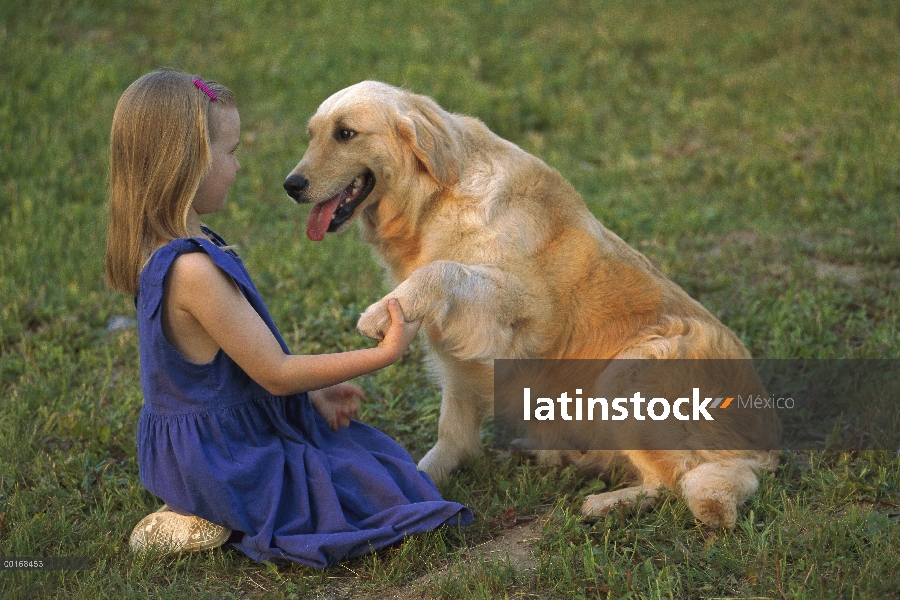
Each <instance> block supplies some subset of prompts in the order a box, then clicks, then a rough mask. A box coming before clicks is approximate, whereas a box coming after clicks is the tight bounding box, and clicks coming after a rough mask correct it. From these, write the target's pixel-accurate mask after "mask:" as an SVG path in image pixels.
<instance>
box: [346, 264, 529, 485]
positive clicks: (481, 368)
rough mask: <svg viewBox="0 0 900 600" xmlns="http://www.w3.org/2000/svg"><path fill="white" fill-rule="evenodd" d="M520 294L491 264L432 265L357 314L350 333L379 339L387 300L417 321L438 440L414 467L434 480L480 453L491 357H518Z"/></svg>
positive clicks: (490, 396) (489, 400) (489, 394)
mask: <svg viewBox="0 0 900 600" xmlns="http://www.w3.org/2000/svg"><path fill="white" fill-rule="evenodd" d="M524 297H525V296H524V294H523V293H522V290H521V286H520V285H519V283H518V280H517V278H516V277H515V276H513V275H510V274H508V273H506V272H504V271H502V270H501V269H498V268H496V267H490V266H486V265H478V266H470V265H463V264H460V263H456V262H450V261H437V262H433V263H430V264H428V265H426V266H424V267H421V268H419V269H417V270H415V271H414V272H413V273H412V274H411V275H410V276H409V278H407V279H406V281H404V282H403V283H401V284H400V285H399V286H397V287H396V288H395V289H394V290H393V291H392V292H391V293H390V294H388V295H386V296H385V297H384V298H382V299H381V300H379V301H378V302H376V303H375V304H373V305H372V306H370V307H369V308H367V309H366V311H365V312H364V313H363V314H362V316H361V317H360V319H359V323H358V324H357V329H359V331H360V332H361V333H363V334H364V335H367V336H369V337H371V338H373V339H381V338H383V337H384V332H385V331H386V330H387V327H388V325H389V323H390V315H389V314H388V312H387V301H388V299H389V298H397V300H398V301H399V302H400V306H401V308H402V309H403V312H404V315H405V317H406V318H407V319H409V320H415V319H420V318H421V319H423V329H425V330H426V331H427V332H428V336H429V341H430V345H431V355H432V358H433V360H434V363H433V364H434V366H435V368H436V371H437V375H438V378H439V381H440V384H441V388H442V400H441V416H440V420H439V421H438V441H437V443H436V444H435V446H434V447H433V448H432V449H431V450H430V451H429V452H428V453H427V454H426V455H425V457H424V458H423V459H422V460H421V461H420V462H419V468H420V469H422V470H423V471H425V472H427V473H428V474H429V475H430V476H431V477H432V478H433V479H434V480H436V481H439V480H441V479H443V478H444V477H445V476H447V475H448V474H449V473H450V472H452V471H453V470H455V469H456V468H457V467H459V466H460V465H461V464H462V463H463V462H465V461H466V460H467V459H469V458H471V457H473V456H475V455H477V454H478V453H480V452H481V423H482V421H484V418H485V417H486V416H487V415H488V414H489V413H490V412H491V409H492V406H493V383H494V367H493V359H494V358H505V357H513V356H516V355H517V350H516V348H515V347H514V344H515V343H517V341H516V340H517V337H516V334H517V325H518V324H519V322H520V321H521V319H522V315H521V311H522V306H523V305H524Z"/></svg>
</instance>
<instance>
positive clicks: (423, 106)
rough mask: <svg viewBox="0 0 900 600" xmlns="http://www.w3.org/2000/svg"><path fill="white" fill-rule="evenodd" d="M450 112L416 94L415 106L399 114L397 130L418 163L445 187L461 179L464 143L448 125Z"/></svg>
mask: <svg viewBox="0 0 900 600" xmlns="http://www.w3.org/2000/svg"><path fill="white" fill-rule="evenodd" d="M448 117H449V115H448V114H447V113H446V112H444V111H443V110H442V109H441V108H440V107H439V106H438V105H437V104H435V103H434V102H433V101H431V100H430V99H428V98H424V97H415V99H414V101H413V106H412V109H411V110H410V111H409V112H407V113H406V114H405V115H400V117H399V120H398V122H397V131H398V133H399V134H400V138H401V139H402V140H404V141H405V142H406V143H407V145H408V146H409V147H410V149H411V150H412V151H413V153H414V154H415V155H416V158H418V159H419V162H420V163H422V165H423V166H424V167H425V170H427V171H428V173H429V175H431V176H432V177H433V178H434V179H435V181H437V182H438V183H439V184H440V185H442V186H444V187H450V186H452V185H455V184H456V183H457V182H458V181H459V167H460V152H461V146H460V144H459V142H458V141H457V139H456V135H455V132H453V131H452V130H451V129H450V128H449V127H448V122H447V118H448Z"/></svg>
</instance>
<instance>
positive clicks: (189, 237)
mask: <svg viewBox="0 0 900 600" xmlns="http://www.w3.org/2000/svg"><path fill="white" fill-rule="evenodd" d="M239 138H240V117H239V115H238V111H237V108H236V106H235V103H234V95H233V94H232V93H231V92H230V91H229V90H228V89H227V88H225V87H223V86H221V85H219V84H216V83H214V82H211V81H206V82H204V81H202V80H201V79H199V78H196V77H193V76H191V75H187V74H183V73H174V72H154V73H150V74H148V75H145V76H144V77H141V78H140V79H138V80H137V81H136V82H134V83H133V84H132V85H131V86H130V87H129V88H128V89H127V90H126V91H125V93H124V94H123V95H122V98H121V99H120V100H119V104H118V106H117V107H116V112H115V116H114V117H113V124H112V135H111V141H110V194H109V207H110V220H109V235H108V238H107V249H106V273H107V279H108V281H109V283H110V285H111V286H112V287H113V288H114V289H116V290H119V291H122V292H125V293H127V294H131V295H134V296H135V304H136V306H137V313H138V334H139V338H140V358H141V385H142V388H143V392H144V406H143V408H142V410H141V416H140V421H139V424H138V462H139V467H140V476H141V482H142V483H143V484H144V486H145V487H146V488H147V489H148V490H149V491H150V492H151V493H153V494H154V495H156V496H158V497H159V498H161V499H162V500H163V501H164V502H165V505H164V506H163V508H162V509H160V511H158V512H156V513H153V514H151V515H149V516H148V517H146V518H144V519H143V520H142V521H141V522H140V523H139V524H138V526H137V527H136V528H135V530H134V532H133V533H132V537H131V546H132V548H133V549H135V550H136V551H140V550H144V549H146V548H150V547H153V548H158V549H159V550H161V551H167V550H199V549H203V548H212V547H216V546H218V545H221V544H223V543H225V542H226V541H228V540H230V541H231V542H232V543H233V544H234V545H236V546H237V547H238V548H239V549H240V550H242V551H243V552H244V553H246V554H247V555H248V556H250V557H251V558H253V559H255V560H258V561H264V560H284V559H287V560H292V561H296V562H300V563H303V564H306V565H310V566H314V567H325V566H327V565H329V564H331V563H333V562H336V561H339V560H342V559H345V558H351V557H355V556H360V555H363V554H366V553H368V552H370V551H371V550H373V549H377V548H381V547H384V546H387V545H389V544H392V543H394V542H396V541H398V540H400V539H402V538H403V536H405V535H408V534H415V533H420V532H424V531H428V530H432V529H434V528H436V527H439V526H440V525H442V524H468V523H470V522H471V521H472V514H471V512H470V511H469V509H467V508H465V507H464V506H461V505H460V504H457V503H454V502H446V501H444V500H442V499H441V497H440V495H439V493H438V491H437V489H436V488H435V486H434V483H432V481H431V480H430V479H429V478H428V476H427V475H425V474H424V473H422V472H420V471H418V470H417V469H416V465H415V463H414V462H413V461H412V459H411V458H410V456H409V454H407V453H406V451H404V450H403V449H402V448H400V446H399V445H397V444H396V443H395V442H394V441H393V440H391V439H390V438H388V437H387V436H386V435H384V434H382V433H380V432H379V431H377V430H375V429H373V428H371V427H368V426H366V425H362V424H360V423H358V422H356V421H351V418H353V417H355V415H356V412H357V409H358V407H359V400H360V398H361V397H362V391H361V390H360V389H359V388H358V387H356V386H353V385H350V384H347V383H343V382H345V381H346V380H348V379H352V378H353V377H357V376H359V375H363V374H365V373H369V372H371V371H374V370H376V369H380V368H382V367H386V366H388V365H390V364H392V363H393V362H395V361H396V360H397V359H398V358H399V357H400V356H401V355H402V354H403V352H404V351H405V350H406V348H407V346H408V345H409V343H410V342H411V340H412V338H413V337H414V336H415V335H416V332H417V331H418V328H419V323H418V322H415V323H407V322H406V321H405V320H404V318H403V314H402V312H401V310H400V307H399V305H398V304H397V302H396V301H393V302H392V303H391V305H390V307H389V308H390V312H391V319H392V321H391V326H390V328H389V330H388V332H387V333H386V335H385V337H384V340H382V341H381V342H380V343H379V344H378V346H377V347H375V348H369V349H365V350H356V351H352V352H343V353H338V354H325V355H314V356H295V355H291V354H290V353H289V351H288V349H287V347H286V345H285V343H284V340H283V339H282V338H281V335H280V334H279V333H278V330H277V329H276V327H275V325H274V323H273V321H272V318H271V316H270V315H269V313H268V311H267V310H266V307H265V305H264V304H263V302H262V300H261V299H260V296H259V293H258V292H257V290H256V288H255V286H254V285H253V282H252V281H251V280H250V277H249V275H248V274H247V271H246V270H245V269H244V267H243V264H242V262H241V259H240V258H238V256H237V254H235V253H234V252H233V251H232V250H230V249H229V248H228V247H227V245H226V244H225V242H223V241H222V239H221V238H219V237H218V236H217V235H216V234H215V233H213V232H212V231H210V230H209V229H207V228H206V227H205V226H203V225H202V224H201V222H200V216H201V215H203V214H207V213H212V212H215V211H219V210H222V209H223V208H224V207H225V196H226V194H227V192H228V189H229V187H230V186H231V183H232V182H233V181H234V177H235V173H236V172H237V170H238V168H239V166H240V165H239V164H238V160H237V158H236V157H235V150H236V149H237V146H238V142H239ZM229 536H230V537H229Z"/></svg>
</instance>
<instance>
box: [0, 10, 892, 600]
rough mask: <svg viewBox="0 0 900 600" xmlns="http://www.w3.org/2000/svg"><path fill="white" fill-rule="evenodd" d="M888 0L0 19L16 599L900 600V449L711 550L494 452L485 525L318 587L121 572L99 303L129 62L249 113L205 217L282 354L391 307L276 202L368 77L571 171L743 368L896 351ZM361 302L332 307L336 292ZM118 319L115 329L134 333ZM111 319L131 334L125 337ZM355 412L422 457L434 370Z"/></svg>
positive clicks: (390, 381) (803, 456) (108, 352)
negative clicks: (704, 315)
mask: <svg viewBox="0 0 900 600" xmlns="http://www.w3.org/2000/svg"><path fill="white" fill-rule="evenodd" d="M897 65H900V4H897V3H896V2H893V1H876V0H873V1H863V0H858V1H849V0H845V1H839V2H830V1H826V0H821V1H815V0H797V1H794V2H778V3H776V2H761V1H757V0H747V1H744V2H735V1H727V2H719V1H715V0H694V1H692V2H686V1H682V0H672V1H670V2H659V1H656V2H645V3H629V2H625V1H623V0H608V1H593V0H591V1H581V2H571V1H563V2H558V3H546V2H536V1H530V0H528V1H521V2H508V1H504V0H493V1H488V0H477V1H476V0H462V1H459V2H453V3H449V2H439V1H433V0H423V1H419V2H411V1H408V0H393V1H389V2H368V1H357V2H352V3H351V2H345V1H334V2H321V3H314V2H273V1H267V0H262V1H259V2H252V3H251V2H237V1H234V0H231V1H226V2H217V3H194V2H178V3H176V2H160V1H152V0H143V1H139V2H132V3H117V2H112V1H101V0H93V1H90V0H85V1H73V0H54V1H50V2H25V1H23V0H6V1H5V2H3V3H2V5H0V424H2V427H0V557H53V556H83V557H89V558H90V561H91V563H90V567H89V568H88V569H86V570H80V571H9V570H0V597H3V598H53V597H61V598H87V597H91V598H123V597H135V598H146V597H154V598H183V597H188V596H189V597H192V598H270V597H272V598H282V597H284V598H316V597H324V598H344V597H347V598H350V597H352V598H361V597H374V598H390V597H404V598H406V597H424V598H468V597H474V598H496V597H510V598H566V599H574V598H595V597H597V598H628V597H632V598H656V597H660V598H663V597H676V598H701V597H702V598H711V597H720V598H748V597H764V598H900V575H898V574H897V568H896V567H897V564H898V563H900V552H898V550H897V549H898V548H900V455H898V454H897V453H896V452H886V451H885V452H827V453H823V452H797V453H785V454H784V460H783V462H782V466H781V467H780V468H779V470H778V471H777V472H776V473H774V474H772V475H768V476H766V477H765V478H764V479H763V481H762V485H761V487H760V491H759V492H758V493H757V494H756V495H755V496H754V497H753V499H752V500H750V501H749V502H748V503H747V505H746V506H745V507H744V509H743V511H742V513H741V516H740V518H739V522H738V525H737V527H736V528H735V529H734V530H733V531H730V532H721V531H708V530H705V529H703V528H702V527H701V526H700V525H699V523H698V522H696V521H695V520H694V519H693V517H692V516H691V514H690V512H689V511H688V510H687V508H686V506H685V505H684V503H683V502H682V501H681V500H679V499H678V498H677V497H674V496H671V497H668V498H667V499H666V500H665V501H664V502H663V503H661V504H660V505H659V506H658V507H657V508H655V509H654V510H653V511H651V512H649V513H646V514H643V515H639V516H631V515H627V514H620V513H613V514H609V515H608V516H607V517H606V518H604V519H601V520H600V521H598V522H596V523H585V522H583V521H582V520H581V519H580V518H579V516H578V508H579V507H580V499H581V498H582V497H583V496H584V495H585V494H587V493H596V492H597V491H598V490H601V489H603V488H604V485H616V484H617V483H619V482H616V481H613V482H611V483H609V484H604V483H601V482H599V481H596V480H591V479H586V478H584V477H582V476H581V475H579V474H578V473H575V472H572V471H571V470H562V471H559V470H550V469H545V468H540V467H536V466H533V465H530V464H526V463H522V462H518V461H515V460H512V459H510V458H509V457H508V456H505V455H504V454H503V453H501V452H496V451H493V450H491V449H489V448H486V452H485V454H484V456H483V458H481V459H480V460H479V461H478V462H477V463H475V464H473V465H471V466H469V467H467V468H465V469H462V470H461V471H459V472H458V473H457V474H455V475H454V476H453V477H452V478H451V479H450V480H449V481H448V482H447V483H446V484H445V485H443V486H442V492H443V493H444V495H445V497H447V498H450V499H453V500H457V501H459V502H463V503H466V504H468V505H469V506H471V507H472V508H473V509H474V511H475V513H476V522H475V524H474V525H472V526H471V527H468V528H466V529H462V530H455V529H446V530H440V531H438V532H435V533H432V534H429V535H425V536H420V537H416V538H413V539H409V540H408V541H406V542H404V543H403V544H400V545H398V546H396V547H393V548H390V549H387V550H384V551H380V552H377V553H376V554H374V555H372V556H368V557H365V558H361V559H356V560H352V561H349V562H347V563H344V564H341V565H337V566H334V567H331V568H329V569H326V570H324V571H316V570H313V569H309V568H304V567H299V566H275V565H264V564H258V563H255V562H253V561H251V560H249V559H248V558H246V557H245V556H244V555H242V554H240V553H238V552H236V551H234V550H228V549H218V550H214V551H210V552H205V553H201V554H193V555H183V556H176V557H159V556H144V557H135V556H134V555H132V554H131V553H130V551H129V550H128V547H127V540H128V535H129V533H130V531H131V528H132V527H133V526H134V524H135V523H136V522H137V521H138V520H139V519H140V518H141V517H142V516H144V515H145V514H146V513H147V512H149V511H151V510H153V509H155V508H156V507H157V506H158V505H159V501H158V500H157V499H156V498H154V497H152V496H151V495H150V494H149V493H147V492H146V491H145V490H144V489H143V488H142V486H141V484H140V481H139V479H138V473H137V463H136V449H135V429H136V423H137V416H138V413H139V411H140V407H141V402H142V397H141V392H140V381H139V370H138V354H137V336H136V332H135V330H134V327H133V326H131V325H129V323H130V321H128V319H129V318H131V317H133V316H134V306H133V303H132V300H131V298H127V297H124V296H122V295H120V294H116V293H113V292H111V291H110V290H108V289H107V288H106V287H105V285H104V283H103V252H104V245H105V235H106V208H105V195H106V189H107V183H108V142H109V137H108V136H109V128H110V123H111V119H112V114H113V110H114V108H115V104H116V101H117V100H118V97H119V96H120V95H121V93H122V92H123V91H124V90H125V88H126V87H127V86H128V85H129V84H130V83H131V82H132V81H133V80H135V79H136V78H137V77H139V76H140V75H142V74H144V73H145V72H147V71H150V70H153V69H156V68H161V67H172V68H178V69H182V70H186V71H189V72H194V73H198V74H201V75H202V76H204V77H206V78H209V79H215V80H218V81H221V82H222V83H224V84H225V85H227V86H229V87H230V88H232V89H233V90H234V91H235V93H236V95H237V98H238V106H239V109H240V111H241V118H242V130H243V133H242V139H241V148H240V150H239V157H240V160H241V163H242V169H241V171H240V172H239V174H238V179H237V181H236V183H235V185H234V186H233V187H232V190H231V193H230V196H229V206H228V208H227V209H226V210H225V211H224V212H222V213H220V214H216V215H212V216H210V218H209V219H208V223H209V224H210V225H211V226H212V227H213V228H214V229H216V230H217V231H218V232H219V233H221V234H222V235H223V236H224V237H225V239H227V240H228V241H229V242H231V243H232V244H235V245H236V246H237V247H238V249H239V252H240V253H241V255H242V256H243V258H244V260H245V263H246V264H247V266H248V268H249V269H250V271H251V273H252V274H253V275H254V278H255V281H256V283H257V285H258V287H259V288H260V290H261V292H262V295H263V297H264V298H266V300H267V303H268V306H269V308H270V310H271V312H272V314H273V316H274V318H275V320H276V322H277V323H278V325H279V327H280V329H281V331H282V333H283V334H284V336H285V338H286V340H287V342H288V345H289V346H290V347H291V349H292V350H293V351H294V352H296V353H316V352H327V351H335V350H345V349H352V348H361V347H367V346H369V345H371V342H370V341H368V340H366V339H365V338H363V337H361V336H360V335H358V334H357V333H356V332H355V328H354V326H355V323H356V318H357V317H358V315H359V313H360V312H361V311H362V310H363V309H364V308H365V307H366V306H368V304H369V303H371V302H372V301H374V300H376V299H377V298H379V297H380V296H381V295H382V294H383V293H385V292H386V291H387V288H386V286H385V283H384V282H383V277H382V272H381V269H380V267H379V266H378V265H377V263H376V262H375V260H374V259H373V257H372V256H371V254H370V251H369V249H368V248H367V247H366V246H365V244H364V243H363V242H362V241H361V240H360V239H359V236H358V235H357V233H356V230H355V229H353V230H351V231H349V232H347V233H345V234H343V235H341V236H329V237H327V238H326V240H325V241H323V242H321V243H319V244H313V243H311V242H309V241H308V240H307V239H306V237H305V235H304V229H305V217H306V212H307V210H308V209H306V208H303V207H298V206H297V205H295V204H293V203H292V202H291V201H290V200H289V199H288V198H287V196H286V194H285V193H284V191H283V190H282V188H281V183H282V181H283V179H284V177H285V176H286V175H287V173H288V172H289V171H290V170H291V169H292V168H293V167H294V165H295V164H296V163H297V161H298V160H299V159H300V157H301V156H302V154H303V152H304V150H305V148H306V143H307V141H306V137H305V123H306V120H307V119H308V118H309V116H310V115H311V114H312V113H313V112H314V110H315V108H316V106H317V105H318V104H319V103H320V102H321V101H322V100H324V99H325V98H326V97H328V96H329V95H330V94H332V93H333V92H335V91H337V90H339V89H341V88H343V87H345V86H347V85H350V84H352V83H355V82H357V81H360V80H363V79H378V80H382V81H386V82H388V83H392V84H394V85H401V86H404V87H406V88H408V89H411V90H413V91H416V92H419V93H423V94H426V95H429V96H432V97H433V98H435V99H436V100H437V101H438V102H439V103H440V104H441V105H443V106H444V107H445V108H447V109H449V110H451V111H453V112H458V113H465V114H470V115H474V116H476V117H478V118H480V119H481V120H482V121H484V122H485V123H486V124H487V125H488V126H489V127H490V128H491V129H493V130H494V131H495V132H497V133H498V134H500V135H502V136H503V137H505V138H507V139H509V140H511V141H513V142H515V143H516V144H518V145H519V146H521V147H522V148H523V149H525V150H527V151H528V152H531V153H533V154H535V155H537V156H539V157H541V158H542V159H543V160H544V161H545V162H547V163H548V164H549V165H551V166H553V167H555V168H556V169H558V170H559V171H560V172H561V173H562V174H563V175H564V176H565V177H566V178H567V179H569V181H571V182H572V184H573V185H574V186H575V188H576V189H577V190H578V191H579V192H580V193H581V194H582V195H583V197H584V200H585V202H586V203H587V205H588V206H589V208H590V209H591V210H592V212H593V213H594V214H595V215H596V216H597V217H598V218H599V219H600V220H601V221H602V222H603V223H604V224H605V225H606V226H607V227H609V228H610V229H612V230H613V231H615V232H617V233H618V234H619V235H621V236H622V237H623V238H624V239H625V240H626V241H627V242H629V243H630V244H631V245H633V246H634V247H636V248H638V249H639V250H641V251H642V252H643V253H644V254H645V255H647V256H648V257H649V258H650V259H651V260H653V261H654V262H655V263H656V264H658V265H659V267H660V268H661V269H662V271H663V272H665V273H666V274H667V275H668V276H669V277H671V278H672V279H673V280H674V281H676V282H677V283H679V284H680V285H681V286H682V287H684V288H685V289H686V290H687V291H688V293H690V294H691V295H692V296H693V297H695V298H697V299H698V300H699V301H700V302H702V303H703V304H704V305H705V306H706V307H707V308H708V309H709V310H710V311H711V312H712V313H713V314H715V315H716V316H718V317H719V318H720V319H721V320H722V321H723V322H724V323H725V324H726V325H728V326H729V327H731V328H732V329H733V330H734V331H735V332H736V333H737V334H738V335H739V336H740V337H741V339H742V340H743V341H744V343H745V344H746V345H747V347H748V348H749V349H750V351H751V352H752V353H753V354H754V356H757V357H768V358H889V359H898V358H900V344H898V339H900V71H898V69H897ZM348 282H349V286H348ZM123 318H124V319H123ZM117 324H122V325H124V326H122V327H115V325H117ZM359 383H360V385H362V386H363V388H364V389H365V390H366V393H367V398H368V399H367V403H366V404H365V406H364V408H363V412H362V420H364V421H366V422H369V423H371V424H373V425H375V426H377V427H379V428H381V429H383V430H384V431H386V432H387V433H389V434H390V435H391V436H393V437H394V438H396V439H397V440H398V441H399V442H401V443H402V444H403V445H404V446H405V447H406V448H407V449H408V450H409V451H410V453H411V454H412V455H413V456H414V457H415V458H419V457H421V456H422V455H423V454H424V452H425V451H426V450H427V449H428V448H429V447H430V446H431V444H432V443H433V442H434V440H435V437H436V432H437V426H436V421H437V414H438V410H439V398H440V396H439V390H438V389H437V388H436V387H435V386H434V385H433V384H432V383H431V382H430V380H429V379H428V376H427V373H426V370H425V366H424V347H423V346H422V345H421V344H420V343H419V342H416V343H414V345H413V347H412V350H411V351H410V352H409V353H408V354H407V355H406V356H405V357H404V359H403V360H402V361H401V362H399V363H398V364H396V365H394V366H392V367H390V368H388V369H385V370H383V371H381V372H378V373H376V374H374V375H370V376H367V377H364V378H362V379H361V380H360V381H359Z"/></svg>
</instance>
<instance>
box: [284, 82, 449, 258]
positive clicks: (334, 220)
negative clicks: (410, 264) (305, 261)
mask: <svg viewBox="0 0 900 600" xmlns="http://www.w3.org/2000/svg"><path fill="white" fill-rule="evenodd" d="M453 129H454V128H453V126H452V115H450V114H449V113H447V112H445V111H444V110H442V109H441V108H440V107H439V106H438V105H437V104H436V103H435V102H434V101H433V100H431V99H429V98H427V97H425V96H419V95H416V94H412V93H410V92H407V91H405V90H401V89H399V88H395V87H393V86H390V85H387V84H384V83H379V82H377V81H363V82H361V83H358V84H356V85H354V86H351V87H348V88H346V89H343V90H341V91H339V92H337V93H335V94H334V95H332V96H331V97H330V98H328V99H327V100H325V102H323V103H322V104H321V105H320V106H319V108H318V110H317V111H316V114H314V115H313V117H312V118H311V119H310V120H309V126H308V133H309V146H308V148H307V150H306V153H305V154H304V155H303V158H302V159H301V160H300V163H299V164H298V165H297V166H296V167H295V168H294V170H293V171H291V173H290V175H288V177H287V179H286V180H285V182H284V189H285V190H286V191H287V193H288V195H290V197H291V198H293V199H294V200H295V201H296V202H298V203H308V204H313V205H314V206H313V208H312V210H311V211H310V214H309V217H308V220H307V224H306V235H307V237H309V239H311V240H313V241H319V240H321V239H322V238H324V237H325V233H326V232H337V231H343V230H345V229H346V228H347V227H348V226H349V224H350V223H351V222H353V220H354V219H355V218H356V217H357V216H358V215H359V214H361V213H362V212H364V211H365V210H366V209H367V208H369V207H372V206H375V205H376V204H377V203H378V202H379V201H380V200H381V199H382V198H384V197H386V196H388V195H392V196H398V197H399V195H401V194H402V195H404V198H405V201H408V202H415V201H416V199H417V198H418V197H420V196H421V195H422V189H423V187H426V188H427V187H429V186H430V188H431V189H435V186H437V187H438V188H440V187H449V186H452V185H454V184H455V183H456V182H457V181H458V178H459V163H458V160H459V159H458V156H459V141H458V138H457V135H456V133H455V131H454V130H453Z"/></svg>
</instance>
